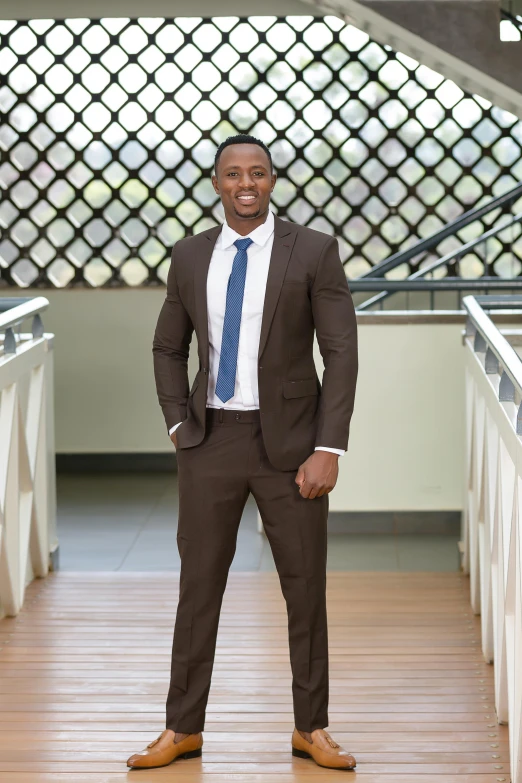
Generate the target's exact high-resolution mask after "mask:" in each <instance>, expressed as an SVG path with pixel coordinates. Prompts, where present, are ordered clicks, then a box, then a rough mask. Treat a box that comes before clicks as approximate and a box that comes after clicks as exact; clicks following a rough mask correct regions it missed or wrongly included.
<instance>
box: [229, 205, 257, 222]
mask: <svg viewBox="0 0 522 783" xmlns="http://www.w3.org/2000/svg"><path fill="white" fill-rule="evenodd" d="M233 207H234V212H235V213H236V215H237V216H238V217H239V218H243V219H248V218H256V217H259V215H260V214H261V209H257V210H256V211H255V212H252V214H251V215H243V214H242V213H241V212H238V211H237V209H236V205H235V204H234V205H233Z"/></svg>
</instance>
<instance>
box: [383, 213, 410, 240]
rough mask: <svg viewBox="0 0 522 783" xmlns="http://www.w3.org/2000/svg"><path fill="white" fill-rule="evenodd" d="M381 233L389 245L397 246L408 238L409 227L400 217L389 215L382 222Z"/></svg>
mask: <svg viewBox="0 0 522 783" xmlns="http://www.w3.org/2000/svg"><path fill="white" fill-rule="evenodd" d="M381 233H382V235H383V237H384V238H385V239H386V241H387V242H389V243H390V245H399V244H400V243H401V242H404V240H405V239H406V238H407V237H408V236H409V233H410V227H409V226H408V225H407V224H406V223H405V222H404V220H403V219H402V218H401V217H400V215H391V216H390V217H388V218H387V219H386V220H385V221H384V222H383V224H382V226H381Z"/></svg>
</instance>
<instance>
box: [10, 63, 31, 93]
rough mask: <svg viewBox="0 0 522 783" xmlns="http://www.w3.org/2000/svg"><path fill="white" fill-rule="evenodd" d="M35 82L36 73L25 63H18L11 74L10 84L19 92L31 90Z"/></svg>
mask: <svg viewBox="0 0 522 783" xmlns="http://www.w3.org/2000/svg"><path fill="white" fill-rule="evenodd" d="M35 84H36V75H35V73H34V71H32V70H31V68H29V67H28V66H27V65H25V64H21V65H17V66H16V68H14V69H13V70H12V71H11V73H10V74H9V86H10V87H11V89H12V90H14V91H15V92H17V93H19V94H23V93H26V92H29V90H31V89H32V88H33V87H34V85H35ZM15 100H16V99H15Z"/></svg>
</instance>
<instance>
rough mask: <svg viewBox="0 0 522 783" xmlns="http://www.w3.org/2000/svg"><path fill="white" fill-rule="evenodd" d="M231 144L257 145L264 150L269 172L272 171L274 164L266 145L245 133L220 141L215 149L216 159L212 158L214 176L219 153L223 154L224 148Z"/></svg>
mask: <svg viewBox="0 0 522 783" xmlns="http://www.w3.org/2000/svg"><path fill="white" fill-rule="evenodd" d="M232 144H257V146H258V147H261V149H262V150H264V152H265V153H266V155H267V157H268V160H269V163H270V171H273V170H274V164H273V163H272V156H271V154H270V150H269V149H268V147H267V146H266V144H265V143H264V142H262V141H261V139H256V137H255V136H249V135H248V134H247V133H238V134H237V136H229V137H228V139H225V141H222V142H221V144H220V145H219V147H218V148H217V150H216V157H215V158H214V171H215V172H216V174H217V167H218V163H219V159H220V157H221V153H222V152H223V150H224V149H225V147H231V146H232Z"/></svg>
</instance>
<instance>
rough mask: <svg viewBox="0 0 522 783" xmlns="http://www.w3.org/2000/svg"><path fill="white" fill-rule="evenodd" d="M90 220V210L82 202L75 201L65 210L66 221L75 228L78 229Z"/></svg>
mask: <svg viewBox="0 0 522 783" xmlns="http://www.w3.org/2000/svg"><path fill="white" fill-rule="evenodd" d="M91 218H92V209H91V208H90V207H88V206H87V204H86V203H85V202H84V201H76V202H75V203H74V204H72V206H70V207H69V209H68V210H67V219H68V220H69V221H70V222H71V223H72V224H73V226H75V227H76V228H80V227H81V226H83V224H84V223H87V221H88V220H90V219H91Z"/></svg>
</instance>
